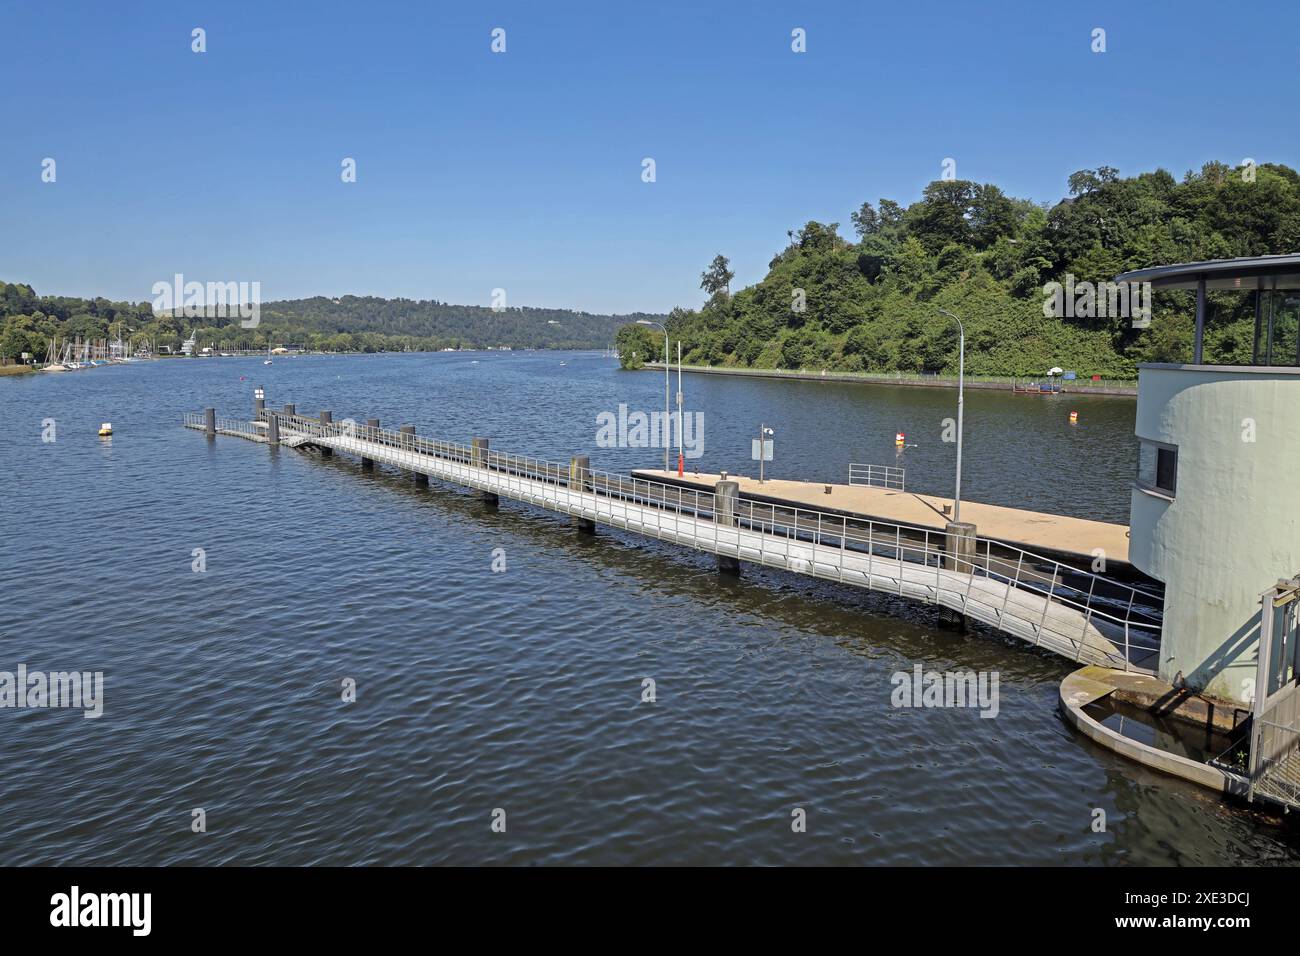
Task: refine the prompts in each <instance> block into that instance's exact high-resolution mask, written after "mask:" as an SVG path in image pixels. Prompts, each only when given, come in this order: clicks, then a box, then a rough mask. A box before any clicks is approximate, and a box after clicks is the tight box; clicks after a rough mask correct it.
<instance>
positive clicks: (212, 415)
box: [203, 408, 217, 438]
mask: <svg viewBox="0 0 1300 956" xmlns="http://www.w3.org/2000/svg"><path fill="white" fill-rule="evenodd" d="M203 433H204V434H205V435H207V436H208V437H209V438H216V437H217V410H216V409H215V408H205V409H203Z"/></svg>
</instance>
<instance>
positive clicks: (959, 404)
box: [939, 309, 966, 521]
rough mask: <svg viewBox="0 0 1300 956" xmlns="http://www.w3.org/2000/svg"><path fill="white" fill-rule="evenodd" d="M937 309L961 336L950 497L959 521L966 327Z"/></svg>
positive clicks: (948, 314) (958, 352) (954, 517)
mask: <svg viewBox="0 0 1300 956" xmlns="http://www.w3.org/2000/svg"><path fill="white" fill-rule="evenodd" d="M939 311H940V313H942V314H943V315H946V316H948V318H950V319H953V320H954V321H955V322H956V323H957V331H958V333H959V334H960V336H961V338H960V340H959V344H958V347H957V487H956V491H955V493H954V494H953V499H952V501H953V504H952V520H953V521H961V424H962V423H961V420H962V408H963V406H964V405H965V403H966V397H965V384H966V328H965V326H963V325H962V324H961V319H959V318H957V316H956V315H954V314H953V313H951V312H949V311H948V310H947V309H940V310H939Z"/></svg>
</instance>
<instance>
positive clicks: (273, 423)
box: [266, 412, 280, 445]
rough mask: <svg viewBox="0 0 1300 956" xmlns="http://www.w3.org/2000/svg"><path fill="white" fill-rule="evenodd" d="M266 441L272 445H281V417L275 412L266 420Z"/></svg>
mask: <svg viewBox="0 0 1300 956" xmlns="http://www.w3.org/2000/svg"><path fill="white" fill-rule="evenodd" d="M266 440H267V441H268V442H270V443H271V444H272V445H278V444H280V416H279V415H277V414H276V413H275V412H272V413H271V414H270V415H268V416H267V418H266Z"/></svg>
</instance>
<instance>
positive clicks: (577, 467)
mask: <svg viewBox="0 0 1300 956" xmlns="http://www.w3.org/2000/svg"><path fill="white" fill-rule="evenodd" d="M590 483H591V459H590V458H589V457H587V456H586V455H574V456H573V458H572V459H570V461H569V488H570V489H571V490H573V491H579V492H581V491H588V490H590V488H589V485H590ZM573 523H574V525H575V526H576V527H577V529H578V531H579V533H581V534H595V533H596V522H595V521H594V520H593V519H591V518H584V517H582V516H581V515H574V517H573Z"/></svg>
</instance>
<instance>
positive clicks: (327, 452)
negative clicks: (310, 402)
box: [320, 411, 334, 458]
mask: <svg viewBox="0 0 1300 956" xmlns="http://www.w3.org/2000/svg"><path fill="white" fill-rule="evenodd" d="M320 423H321V425H322V426H325V425H332V424H334V413H333V412H331V411H322V412H321V413H320ZM321 431H322V432H324V428H323V427H322V429H321ZM320 454H321V457H322V458H330V457H333V455H334V449H333V448H326V447H325V446H324V445H321V446H320Z"/></svg>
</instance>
